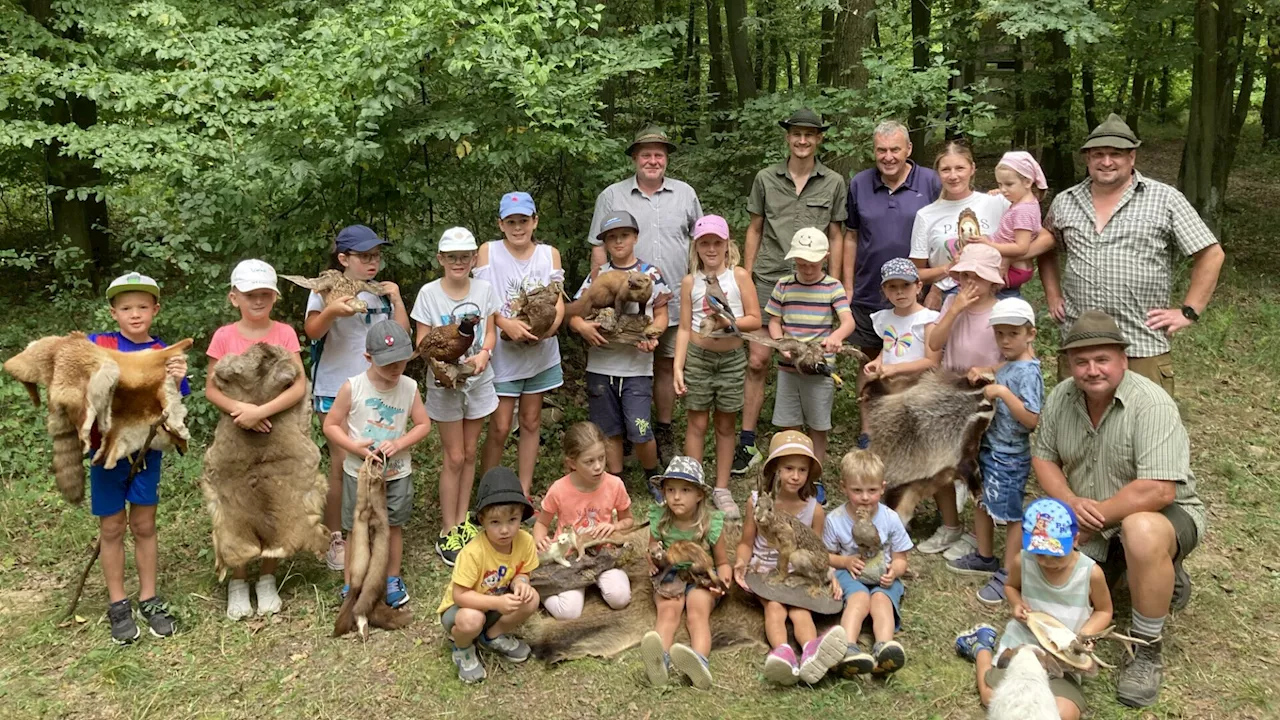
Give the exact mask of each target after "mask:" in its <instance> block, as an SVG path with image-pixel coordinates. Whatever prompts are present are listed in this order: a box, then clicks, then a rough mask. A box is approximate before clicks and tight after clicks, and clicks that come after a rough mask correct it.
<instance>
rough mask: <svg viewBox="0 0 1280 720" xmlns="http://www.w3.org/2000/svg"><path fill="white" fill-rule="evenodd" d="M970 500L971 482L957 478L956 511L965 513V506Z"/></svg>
mask: <svg viewBox="0 0 1280 720" xmlns="http://www.w3.org/2000/svg"><path fill="white" fill-rule="evenodd" d="M968 502H969V483H967V482H965V481H963V480H956V512H960V513H963V512H964V506H965V504H967V503H968Z"/></svg>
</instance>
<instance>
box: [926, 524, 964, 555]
mask: <svg viewBox="0 0 1280 720" xmlns="http://www.w3.org/2000/svg"><path fill="white" fill-rule="evenodd" d="M963 534H964V529H963V528H958V527H956V528H949V527H947V526H946V525H939V526H938V529H937V530H934V531H933V534H932V535H930V536H929V539H928V540H925V541H924V542H922V543H920V544H919V545H917V546H916V549H917V550H919V551H920V552H922V553H924V554H925V555H937V554H938V553H940V552H942V551H944V550H946V549H947V548H948V547H950V546H951V544H952V543H954V542H955V541H957V540H959V539H960V536H961V535H963Z"/></svg>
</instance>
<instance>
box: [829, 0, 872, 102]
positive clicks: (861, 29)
mask: <svg viewBox="0 0 1280 720" xmlns="http://www.w3.org/2000/svg"><path fill="white" fill-rule="evenodd" d="M875 7H876V3H875V0H844V7H843V8H842V9H841V11H840V14H839V15H838V16H836V33H835V37H836V76H835V77H834V78H832V80H833V83H834V84H835V85H840V86H842V87H849V88H855V89H859V90H861V89H863V88H865V87H866V86H867V68H866V66H864V65H863V64H862V51H863V50H865V49H866V48H868V47H870V46H871V44H872V35H873V34H874V32H875V20H874V18H872V17H871V11H872V10H874V9H875Z"/></svg>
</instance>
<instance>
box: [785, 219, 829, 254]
mask: <svg viewBox="0 0 1280 720" xmlns="http://www.w3.org/2000/svg"><path fill="white" fill-rule="evenodd" d="M830 251H831V245H830V243H829V242H828V241H827V234H826V233H824V232H822V231H821V230H819V229H818V228H812V227H807V228H800V229H799V230H797V231H796V234H795V235H794V236H793V237H792V238H791V250H789V251H788V252H787V256H786V258H784V259H786V260H790V259H792V258H800V259H801V260H807V261H809V262H822V260H823V258H825V257H826V256H827V253H828V252H830Z"/></svg>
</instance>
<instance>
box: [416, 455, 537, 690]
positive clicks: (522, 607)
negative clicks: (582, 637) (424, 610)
mask: <svg viewBox="0 0 1280 720" xmlns="http://www.w3.org/2000/svg"><path fill="white" fill-rule="evenodd" d="M475 514H476V519H477V520H478V521H479V523H480V529H481V532H480V534H479V535H476V536H475V537H474V538H472V539H471V542H468V543H467V544H466V546H465V547H463V548H462V552H460V553H458V561H457V563H455V564H454V566H453V578H452V581H451V582H450V583H449V587H447V588H445V591H444V599H443V600H442V601H441V602H440V607H439V608H438V609H437V610H436V612H437V613H439V615H440V624H441V625H443V626H444V632H445V635H447V636H449V638H450V639H451V640H452V641H453V663H454V664H455V665H457V666H458V679H459V680H461V681H463V682H465V683H473V682H479V681H481V680H483V679H484V678H485V670H484V666H483V665H481V664H480V658H479V657H478V656H477V655H476V644H477V643H478V644H479V645H480V647H481V648H482V649H484V650H487V651H489V652H492V653H495V654H498V655H501V656H502V657H504V658H506V659H507V660H510V661H511V662H524V661H525V660H528V659H529V653H530V650H529V646H528V645H526V644H525V642H524V641H523V640H520V639H518V638H515V637H513V636H511V635H510V634H509V633H511V632H512V631H514V630H515V629H516V628H518V627H520V625H521V623H523V622H524V621H525V620H527V619H529V616H530V615H532V614H534V613H535V612H537V610H538V592H537V591H536V590H534V589H533V586H532V585H530V584H529V574H530V573H532V572H533V571H534V570H535V569H537V567H538V553H537V550H535V548H534V545H533V536H531V535H530V534H529V533H527V532H525V531H524V530H523V529H521V527H520V523H521V522H523V521H524V520H527V519H529V517H531V516H532V515H533V505H532V504H531V503H530V502H529V499H528V498H527V497H525V494H524V489H523V488H522V487H521V486H520V478H518V477H516V474H515V473H513V472H511V471H510V470H508V469H506V468H503V467H496V468H494V469H492V470H490V471H489V472H487V473H485V474H484V477H482V478H480V488H479V490H478V491H477V492H476V511H475Z"/></svg>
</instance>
